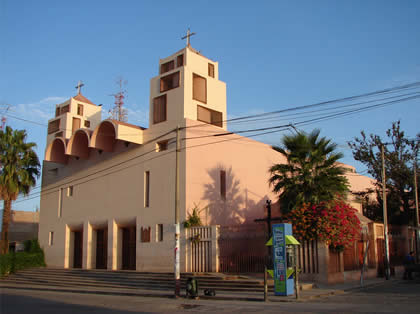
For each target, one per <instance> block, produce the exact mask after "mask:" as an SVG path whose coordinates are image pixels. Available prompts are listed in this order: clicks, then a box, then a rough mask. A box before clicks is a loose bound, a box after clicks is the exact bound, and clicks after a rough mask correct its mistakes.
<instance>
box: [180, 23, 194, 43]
mask: <svg viewBox="0 0 420 314" xmlns="http://www.w3.org/2000/svg"><path fill="white" fill-rule="evenodd" d="M193 35H195V33H191V32H190V28H189V27H188V30H187V35H185V36H184V37H182V38H181V39H182V40H184V39H185V38H186V39H187V46H189V45H190V37H191V36H193Z"/></svg>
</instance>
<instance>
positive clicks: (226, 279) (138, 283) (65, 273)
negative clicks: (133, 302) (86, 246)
mask: <svg viewBox="0 0 420 314" xmlns="http://www.w3.org/2000/svg"><path fill="white" fill-rule="evenodd" d="M173 276H174V275H173V273H151V272H136V271H108V270H85V269H57V268H37V269H27V270H22V271H19V272H18V273H17V274H14V275H10V276H8V277H6V278H4V279H3V280H2V281H1V282H2V283H3V284H17V285H19V286H24V285H37V286H56V287H63V288H66V289H67V288H68V289H71V288H72V287H76V288H78V289H111V290H113V289H127V290H136V289H151V290H161V291H168V290H171V289H173V287H174V277H173ZM188 277H195V278H196V279H197V281H198V285H199V288H200V289H215V290H217V291H226V292H229V291H232V292H240V293H252V292H258V293H260V292H262V291H263V288H264V287H263V284H264V282H263V280H261V279H260V278H250V277H248V276H240V275H238V276H232V275H229V274H228V275H225V274H220V273H218V274H211V273H210V274H209V273H207V274H202V273H200V274H192V273H183V274H182V275H181V289H185V285H186V284H185V283H186V280H187V278H188ZM268 284H269V290H270V291H272V290H273V280H269V282H268ZM313 287H314V285H313V284H312V283H301V284H300V290H308V289H312V288H313Z"/></svg>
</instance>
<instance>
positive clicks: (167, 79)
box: [160, 71, 179, 93]
mask: <svg viewBox="0 0 420 314" xmlns="http://www.w3.org/2000/svg"><path fill="white" fill-rule="evenodd" d="M177 87H179V71H178V72H175V73H172V74H170V75H167V76H164V77H162V78H161V79H160V92H161V93H162V92H166V91H168V90H170V89H173V88H177Z"/></svg>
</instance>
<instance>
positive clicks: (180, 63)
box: [176, 54, 184, 67]
mask: <svg viewBox="0 0 420 314" xmlns="http://www.w3.org/2000/svg"><path fill="white" fill-rule="evenodd" d="M176 65H177V66H178V67H181V66H183V65H184V55H183V54H182V55H179V56H178V57H176Z"/></svg>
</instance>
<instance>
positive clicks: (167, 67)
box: [160, 60, 175, 74]
mask: <svg viewBox="0 0 420 314" xmlns="http://www.w3.org/2000/svg"><path fill="white" fill-rule="evenodd" d="M174 68H175V61H174V60H172V61H169V62H166V63H163V64H161V65H160V74H162V73H165V72H169V71H171V70H173V69H174Z"/></svg>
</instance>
